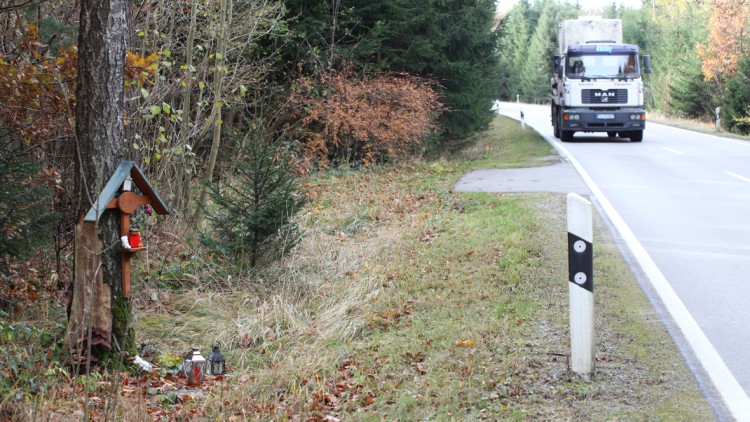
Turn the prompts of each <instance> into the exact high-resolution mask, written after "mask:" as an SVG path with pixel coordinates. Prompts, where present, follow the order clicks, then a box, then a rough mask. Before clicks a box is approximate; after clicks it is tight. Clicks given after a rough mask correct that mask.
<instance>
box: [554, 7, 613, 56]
mask: <svg viewBox="0 0 750 422" xmlns="http://www.w3.org/2000/svg"><path fill="white" fill-rule="evenodd" d="M557 35H558V39H559V41H560V50H559V53H560V54H565V52H566V51H567V50H568V46H570V45H574V44H586V43H587V42H592V41H594V42H595V41H601V42H608V43H612V44H621V43H622V21H621V20H620V19H600V18H597V17H590V16H582V17H579V18H578V19H576V20H566V21H562V23H560V26H559V27H558V31H557Z"/></svg>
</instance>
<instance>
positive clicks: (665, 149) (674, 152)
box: [662, 148, 685, 155]
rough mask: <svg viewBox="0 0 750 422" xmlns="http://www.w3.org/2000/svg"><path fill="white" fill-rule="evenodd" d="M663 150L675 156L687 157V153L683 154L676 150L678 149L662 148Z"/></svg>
mask: <svg viewBox="0 0 750 422" xmlns="http://www.w3.org/2000/svg"><path fill="white" fill-rule="evenodd" d="M662 149H663V150H664V151H669V152H671V153H672V154H675V155H685V153H684V152H682V151H677V150H676V149H674V148H662Z"/></svg>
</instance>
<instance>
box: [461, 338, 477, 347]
mask: <svg viewBox="0 0 750 422" xmlns="http://www.w3.org/2000/svg"><path fill="white" fill-rule="evenodd" d="M476 345H477V343H476V342H475V341H474V340H472V339H468V340H456V346H458V347H475V346H476Z"/></svg>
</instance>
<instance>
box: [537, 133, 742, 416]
mask: <svg viewBox="0 0 750 422" xmlns="http://www.w3.org/2000/svg"><path fill="white" fill-rule="evenodd" d="M551 143H552V145H553V146H554V147H555V148H556V149H557V150H558V151H560V152H562V153H563V155H565V157H566V158H567V159H568V160H569V161H570V163H571V164H573V167H575V169H576V170H577V171H578V174H580V175H581V178H582V179H583V180H584V182H585V183H586V185H588V187H589V189H591V193H593V194H594V196H595V197H596V199H597V201H599V205H601V207H602V209H603V210H604V212H605V213H606V214H607V216H608V217H609V219H610V221H611V222H612V224H613V225H614V226H615V229H616V230H617V231H618V232H619V233H620V236H621V237H622V239H623V240H624V241H625V244H626V245H627V246H628V248H629V249H630V251H631V253H632V254H633V256H634V257H635V259H636V261H638V263H639V264H640V266H641V268H642V269H643V272H644V274H645V275H646V278H647V279H648V280H649V282H650V283H651V285H652V286H653V287H654V290H655V291H656V293H657V294H658V295H659V297H660V298H661V300H662V302H663V303H664V306H665V308H666V309H667V311H668V312H669V314H670V315H671V316H672V319H673V320H674V322H675V324H677V326H678V327H679V328H680V330H681V331H682V334H683V335H684V336H685V340H686V341H687V342H688V344H690V347H691V348H692V349H693V352H695V355H696V357H697V358H698V361H700V363H701V365H703V368H704V369H705V371H706V374H707V375H708V377H709V378H710V379H711V382H712V383H713V385H714V387H716V391H717V392H718V393H719V395H720V396H721V397H722V399H723V400H724V404H725V405H726V406H727V409H729V412H730V413H731V414H732V416H733V417H734V419H735V420H750V398H748V396H747V394H746V393H745V390H743V389H742V387H741V386H740V384H739V382H737V379H735V378H734V375H732V372H731V371H730V370H729V368H728V367H727V365H726V364H725V363H724V360H722V359H721V356H719V353H718V352H717V351H716V349H715V348H714V346H713V344H711V342H710V341H709V340H708V337H706V334H705V333H703V330H701V328H700V326H698V323H697V322H695V319H693V316H692V315H690V312H689V311H688V310H687V307H685V304H684V303H682V300H681V299H680V298H679V296H677V293H675V291H674V289H672V286H670V285H669V282H668V281H667V279H666V277H664V274H662V272H661V270H659V267H657V266H656V263H655V262H654V260H653V259H652V258H651V256H650V255H649V254H648V252H646V249H645V248H644V247H643V245H641V242H640V241H638V239H637V238H636V237H635V234H633V231H632V230H630V227H629V226H628V225H627V224H626V223H625V220H623V219H622V217H621V216H620V214H619V213H618V212H617V211H616V210H615V208H614V206H613V205H612V204H611V203H610V202H609V200H608V199H607V197H606V196H604V193H602V191H601V189H599V186H597V185H596V183H594V180H593V179H591V176H589V174H588V173H587V172H586V170H584V169H583V167H582V166H581V164H580V163H579V162H578V160H576V159H575V158H574V157H573V155H572V154H570V152H569V151H568V150H567V148H565V147H564V146H563V145H560V144H559V143H557V142H551Z"/></svg>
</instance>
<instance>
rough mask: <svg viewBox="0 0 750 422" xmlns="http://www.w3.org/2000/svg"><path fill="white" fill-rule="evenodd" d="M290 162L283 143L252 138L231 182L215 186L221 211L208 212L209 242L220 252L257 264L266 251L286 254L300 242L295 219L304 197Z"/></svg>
mask: <svg viewBox="0 0 750 422" xmlns="http://www.w3.org/2000/svg"><path fill="white" fill-rule="evenodd" d="M290 162H291V157H290V156H289V154H288V153H287V151H285V149H284V148H283V146H280V145H278V144H276V143H274V142H272V141H269V140H268V139H264V137H262V136H256V137H251V139H250V140H249V141H247V142H246V145H245V146H244V149H243V151H242V155H241V157H240V159H239V161H238V163H237V167H236V170H235V172H234V174H232V177H231V178H230V181H229V183H227V184H226V185H224V186H222V187H218V186H215V185H211V187H210V188H211V197H212V199H213V202H214V204H215V205H216V211H215V212H212V213H209V214H208V219H209V221H210V222H211V226H212V228H213V237H212V238H211V242H210V243H213V245H214V246H216V247H217V249H218V250H219V251H220V252H225V253H226V254H228V255H230V256H234V257H235V258H237V259H240V260H241V259H243V258H245V257H249V259H250V266H253V267H254V266H255V265H256V264H257V262H258V259H259V258H260V257H262V256H263V255H264V252H286V251H288V250H289V249H291V248H292V247H294V245H296V243H297V242H298V241H299V240H300V234H299V230H298V228H297V225H296V224H295V223H294V220H293V217H294V215H295V214H297V212H298V211H300V209H302V206H303V205H304V204H305V195H304V193H303V191H302V188H301V186H300V184H299V181H298V179H297V177H296V176H295V174H294V171H293V169H292V166H291V164H290ZM268 255H271V256H274V254H268Z"/></svg>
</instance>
